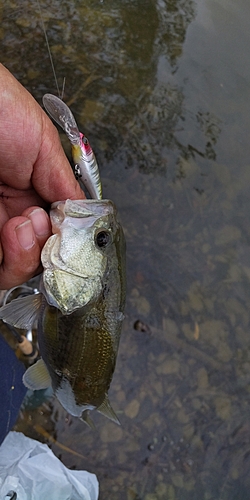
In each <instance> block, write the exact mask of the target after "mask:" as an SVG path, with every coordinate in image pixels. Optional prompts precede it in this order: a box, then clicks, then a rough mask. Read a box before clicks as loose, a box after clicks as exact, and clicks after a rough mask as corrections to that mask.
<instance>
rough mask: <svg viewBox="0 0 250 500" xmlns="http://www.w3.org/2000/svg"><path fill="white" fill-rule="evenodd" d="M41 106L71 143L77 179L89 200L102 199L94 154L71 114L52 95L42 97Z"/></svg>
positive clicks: (63, 104)
mask: <svg viewBox="0 0 250 500" xmlns="http://www.w3.org/2000/svg"><path fill="white" fill-rule="evenodd" d="M43 105H44V107H45V109H46V111H47V113H48V114H49V115H50V116H51V118H53V120H54V121H55V122H56V123H57V124H58V125H60V127H62V129H63V130H64V132H65V133H66V135H67V137H68V139H69V141H70V143H71V151H72V158H73V161H74V163H75V174H76V177H77V179H78V180H79V181H80V182H82V183H83V185H84V186H85V187H86V188H87V190H88V192H89V194H90V196H91V198H94V199H97V200H100V199H102V185H101V180H100V174H99V168H98V164H97V161H96V157H95V154H94V152H93V150H92V148H91V146H90V143H89V141H88V139H87V137H86V136H85V135H84V134H83V133H82V132H80V131H79V130H78V127H77V123H76V120H75V117H74V115H73V113H72V112H71V110H70V109H69V107H68V106H67V104H65V102H64V101H62V100H61V99H60V98H59V97H57V96H55V95H53V94H45V95H44V96H43Z"/></svg>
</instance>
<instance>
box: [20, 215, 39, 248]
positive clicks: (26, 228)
mask: <svg viewBox="0 0 250 500" xmlns="http://www.w3.org/2000/svg"><path fill="white" fill-rule="evenodd" d="M16 235H17V239H18V241H19V243H20V245H21V247H23V248H24V250H29V249H30V248H32V247H33V245H34V244H35V239H34V232H33V227H32V224H31V221H29V220H27V221H25V222H23V223H22V224H20V225H19V226H17V227H16Z"/></svg>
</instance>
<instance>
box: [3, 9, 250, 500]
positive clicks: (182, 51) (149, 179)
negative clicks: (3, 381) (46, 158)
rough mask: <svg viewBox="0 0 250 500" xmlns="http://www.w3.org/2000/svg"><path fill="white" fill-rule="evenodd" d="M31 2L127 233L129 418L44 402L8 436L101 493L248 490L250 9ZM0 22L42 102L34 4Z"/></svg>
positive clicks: (118, 404)
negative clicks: (87, 421)
mask: <svg viewBox="0 0 250 500" xmlns="http://www.w3.org/2000/svg"><path fill="white" fill-rule="evenodd" d="M40 1H41V10H42V15H43V19H44V22H45V24H46V29H47V33H48V38H49V41H50V45H51V50H52V53H53V57H54V60H55V67H56V73H57V76H58V81H59V85H60V86H61V85H62V81H63V78H64V77H66V86H65V100H66V102H67V103H68V104H70V106H71V108H72V111H73V113H74V114H75V116H76V117H77V120H78V123H79V126H80V128H81V129H82V130H83V131H84V133H86V135H87V136H88V138H89V139H90V142H91V144H92V147H93V148H94V150H95V152H96V155H97V158H98V161H99V164H100V169H101V176H102V179H103V184H104V193H105V196H106V197H110V198H111V199H113V200H114V201H115V203H116V204H117V207H118V210H119V213H120V217H121V219H122V222H123V226H124V229H125V233H126V238H127V245H128V301H127V315H126V320H125V323H124V332H123V337H122V340H121V345H120V352H119V358H118V363H117V368H116V372H115V375H114V378H113V383H112V387H111V399H112V402H114V408H115V410H116V411H117V413H118V415H119V418H120V420H121V422H122V426H121V427H118V426H115V425H114V424H113V423H112V422H108V421H105V420H104V419H103V418H102V417H101V416H98V415H96V425H97V432H93V431H91V430H89V429H88V428H87V427H86V426H84V425H83V424H82V423H81V422H79V421H78V420H76V419H68V417H67V416H66V415H65V413H64V412H63V411H62V410H61V408H60V407H59V405H58V403H57V402H56V401H54V400H53V399H52V400H50V399H47V400H46V401H45V402H44V403H41V402H39V403H37V407H36V408H33V407H32V406H31V405H30V404H29V405H27V406H26V407H24V408H23V410H22V413H21V415H20V419H19V421H18V424H17V426H16V428H17V429H18V430H22V431H24V432H25V433H26V434H27V435H29V436H32V437H35V438H37V439H40V440H44V441H46V442H50V443H51V446H52V448H53V451H54V452H55V454H56V455H57V456H59V457H60V458H61V459H62V461H63V462H64V463H65V464H66V465H67V466H69V467H72V468H81V469H82V468H86V469H88V470H90V471H93V472H95V473H96V474H97V476H98V478H99V480H100V488H101V494H100V498H101V500H104V499H107V498H110V499H111V500H123V499H124V500H142V499H143V500H158V499H169V500H175V499H178V500H191V499H192V500H196V499H197V500H201V499H204V500H209V499H214V498H216V499H220V500H225V499H227V500H230V499H235V498H237V500H240V499H242V500H247V499H248V498H249V473H248V471H249V451H250V450H249V431H250V429H249V390H250V337H249V306H248V302H249V301H248V297H249V294H250V287H249V279H250V264H249V257H250V229H249V227H250V226H249V222H248V213H249V210H250V203H249V185H250V169H249V168H248V163H249V154H250V151H249V130H250V123H249V116H250V109H249V81H250V64H249V57H248V50H247V47H248V46H249V30H248V29H247V24H246V23H247V21H246V20H247V19H249V14H250V12H249V5H248V3H247V2H246V1H245V0H239V1H238V2H237V3H235V2H230V1H229V2H227V3H225V2H223V1H222V0H217V1H215V0H202V1H200V2H197V1H194V0H193V1H191V0H190V1H184V0H175V1H174V0H158V1H157V2H155V1H153V0H147V1H143V2H142V1H141V0H130V1H123V2H120V3H117V2H115V1H114V0H103V1H99V0H98V1H97V0H96V1H90V0H85V1H84V2H82V1H81V2H80V1H77V0H75V1H70V2H69V1H60V2H59V1H58V0H52V2H47V1H43V0H40ZM0 18H1V29H0V37H1V44H2V52H1V54H2V62H4V63H5V64H6V66H7V67H8V68H9V69H10V70H11V71H12V72H13V73H14V74H15V75H16V76H17V77H18V78H19V80H20V81H21V82H22V83H23V84H24V85H26V86H27V88H28V89H29V90H30V91H31V92H32V93H33V95H34V96H35V97H36V98H37V99H38V101H39V102H41V97H42V95H43V94H44V93H45V92H54V93H55V84H54V81H53V75H52V71H51V67H50V61H49V57H48V54H47V49H46V45H45V41H44V34H43V32H42V30H41V23H40V19H39V9H38V7H37V4H36V2H33V1H31V0H25V1H22V2H21V1H20V0H19V1H11V2H10V1H7V2H4V4H3V5H2V7H1V10H0ZM20 61H21V62H20ZM62 140H63V143H64V145H65V147H66V149H67V148H68V144H67V141H66V140H65V138H64V137H63V136H62ZM137 320H140V321H141V324H139V330H138V329H137V330H135V329H134V323H135V322H136V321H137ZM137 326H138V323H137Z"/></svg>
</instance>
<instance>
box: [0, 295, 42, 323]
mask: <svg viewBox="0 0 250 500" xmlns="http://www.w3.org/2000/svg"><path fill="white" fill-rule="evenodd" d="M42 299H43V294H42V293H36V294H34V295H27V296H26V297H20V298H18V299H14V300H12V301H11V302H10V303H9V304H6V305H5V306H2V307H0V319H2V320H3V321H4V322H5V323H8V324H9V325H12V326H15V327H16V328H23V329H24V330H28V329H29V328H31V327H32V325H33V324H34V322H35V321H36V319H37V317H38V315H39V310H40V307H41V303H42Z"/></svg>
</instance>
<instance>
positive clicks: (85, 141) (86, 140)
mask: <svg viewBox="0 0 250 500" xmlns="http://www.w3.org/2000/svg"><path fill="white" fill-rule="evenodd" d="M82 142H83V144H85V145H86V146H87V144H88V143H89V141H88V139H87V137H85V136H84V137H83V140H82Z"/></svg>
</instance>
